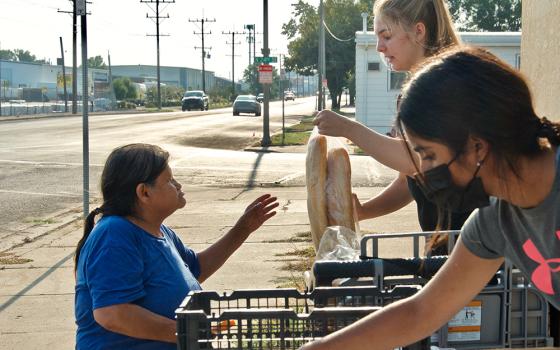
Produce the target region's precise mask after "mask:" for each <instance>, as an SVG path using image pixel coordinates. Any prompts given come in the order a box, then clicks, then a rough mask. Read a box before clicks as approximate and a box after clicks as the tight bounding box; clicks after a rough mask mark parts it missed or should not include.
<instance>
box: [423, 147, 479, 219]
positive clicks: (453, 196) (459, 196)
mask: <svg viewBox="0 0 560 350" xmlns="http://www.w3.org/2000/svg"><path fill="white" fill-rule="evenodd" d="M455 159H457V156H455V158H453V159H452V160H451V161H450V162H449V163H447V164H442V165H439V166H437V167H435V168H433V169H430V170H428V171H426V172H424V173H423V174H420V175H416V176H415V179H416V182H417V183H418V185H419V187H420V189H421V190H422V192H423V193H424V195H425V196H426V198H428V200H429V201H431V202H433V203H434V204H436V205H438V206H439V207H443V208H445V209H447V210H451V211H453V212H460V213H466V212H470V211H473V210H474V209H476V208H481V207H485V206H487V205H489V204H490V201H489V198H488V194H487V193H486V192H485V191H484V187H483V186H482V180H481V179H480V177H477V176H476V174H478V171H479V170H480V166H481V165H482V162H479V163H478V164H477V168H476V170H475V172H474V174H473V178H472V180H471V181H469V183H468V184H467V186H466V187H459V186H457V185H455V184H454V183H453V180H452V179H451V172H450V171H449V165H451V163H453V162H454V161H455Z"/></svg>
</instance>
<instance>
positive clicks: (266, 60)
mask: <svg viewBox="0 0 560 350" xmlns="http://www.w3.org/2000/svg"><path fill="white" fill-rule="evenodd" d="M276 62H278V57H275V56H272V57H255V63H276Z"/></svg>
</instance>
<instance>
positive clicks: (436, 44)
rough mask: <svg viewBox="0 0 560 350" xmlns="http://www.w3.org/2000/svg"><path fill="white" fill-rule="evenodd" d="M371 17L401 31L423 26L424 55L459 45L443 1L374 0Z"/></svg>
mask: <svg viewBox="0 0 560 350" xmlns="http://www.w3.org/2000/svg"><path fill="white" fill-rule="evenodd" d="M373 14H374V16H382V17H384V18H387V19H389V20H391V21H392V22H394V23H395V24H397V25H401V26H403V27H404V28H407V27H410V26H412V25H414V24H416V23H418V22H422V23H423V24H424V25H425V26H426V42H425V43H424V45H423V46H424V49H425V50H426V56H432V55H435V54H436V53H438V52H440V51H442V50H443V49H445V48H447V47H450V46H455V45H459V44H460V43H461V42H460V40H459V37H458V36H457V34H456V33H455V28H454V26H453V22H452V21H451V14H450V13H449V9H448V7H447V2H446V1H445V0H377V1H376V2H375V6H374V8H373Z"/></svg>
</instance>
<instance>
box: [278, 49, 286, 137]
mask: <svg viewBox="0 0 560 350" xmlns="http://www.w3.org/2000/svg"><path fill="white" fill-rule="evenodd" d="M279 56H280V96H281V98H282V146H284V142H285V138H286V129H285V127H284V124H285V122H284V119H285V117H284V67H283V66H282V56H284V55H283V54H280V55H279Z"/></svg>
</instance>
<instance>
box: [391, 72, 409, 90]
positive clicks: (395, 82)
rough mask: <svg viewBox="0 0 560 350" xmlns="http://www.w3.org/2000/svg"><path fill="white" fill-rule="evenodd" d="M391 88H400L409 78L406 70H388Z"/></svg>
mask: <svg viewBox="0 0 560 350" xmlns="http://www.w3.org/2000/svg"><path fill="white" fill-rule="evenodd" d="M388 74H389V90H400V89H401V88H402V86H403V84H404V82H405V81H406V79H407V77H408V76H407V73H406V72H395V71H388Z"/></svg>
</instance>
